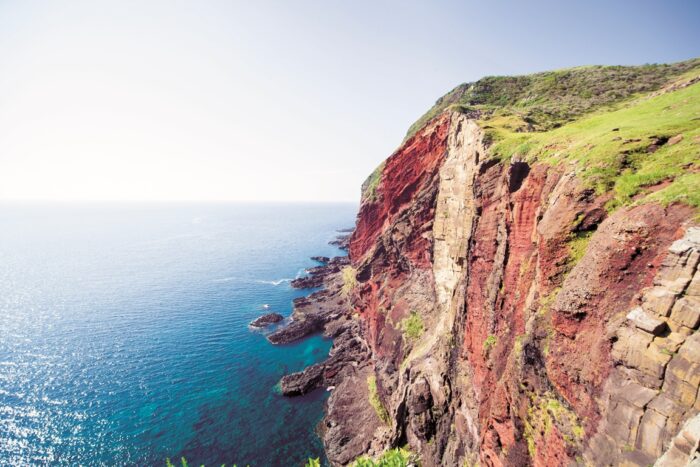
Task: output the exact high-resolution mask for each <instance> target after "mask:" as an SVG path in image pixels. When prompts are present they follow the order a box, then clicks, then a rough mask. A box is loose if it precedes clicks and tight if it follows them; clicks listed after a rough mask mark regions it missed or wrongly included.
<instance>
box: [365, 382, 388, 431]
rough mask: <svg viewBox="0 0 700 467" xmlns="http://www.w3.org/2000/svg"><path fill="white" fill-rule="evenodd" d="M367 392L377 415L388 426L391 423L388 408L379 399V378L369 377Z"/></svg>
mask: <svg viewBox="0 0 700 467" xmlns="http://www.w3.org/2000/svg"><path fill="white" fill-rule="evenodd" d="M367 390H368V391H369V403H370V405H371V406H372V408H373V409H374V411H375V412H376V413H377V416H378V417H379V419H380V420H381V421H382V422H384V423H386V424H387V425H388V424H389V422H390V420H389V412H387V410H386V408H385V407H384V405H383V404H382V400H381V399H380V398H379V392H378V391H377V378H376V377H375V376H374V375H370V376H368V377H367Z"/></svg>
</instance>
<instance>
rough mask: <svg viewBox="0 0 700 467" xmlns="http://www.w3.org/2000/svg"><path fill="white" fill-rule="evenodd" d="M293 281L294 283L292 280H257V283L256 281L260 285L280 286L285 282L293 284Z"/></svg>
mask: <svg viewBox="0 0 700 467" xmlns="http://www.w3.org/2000/svg"><path fill="white" fill-rule="evenodd" d="M291 281H292V279H278V280H276V281H263V280H257V281H255V282H257V283H258V284H268V285H274V286H278V285H280V284H281V283H283V282H291Z"/></svg>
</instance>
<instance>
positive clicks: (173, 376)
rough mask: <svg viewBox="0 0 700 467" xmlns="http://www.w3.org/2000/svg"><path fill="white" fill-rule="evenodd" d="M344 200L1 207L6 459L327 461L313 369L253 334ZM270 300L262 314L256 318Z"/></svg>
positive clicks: (302, 353)
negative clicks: (297, 384) (307, 383)
mask: <svg viewBox="0 0 700 467" xmlns="http://www.w3.org/2000/svg"><path fill="white" fill-rule="evenodd" d="M356 209H357V207H356V206H355V205H352V204H306V205H304V204H262V203H261V204H235V203H218V204H217V203H212V204H185V203H168V204H115V203H105V204H70V203H66V204H61V203H56V204H36V203H24V204H15V203H5V204H0V465H13V466H21V465H37V464H39V465H44V464H50V465H78V464H80V465H110V466H111V465H139V466H142V465H164V464H165V459H166V458H168V457H170V458H172V459H173V460H175V459H179V458H180V457H181V456H185V457H186V458H187V459H188V461H190V465H200V464H205V465H207V466H214V465H217V466H220V465H221V464H222V463H226V464H227V465H231V464H232V463H234V462H235V463H238V465H246V464H250V465H251V466H256V465H261V466H267V465H290V466H293V465H299V464H301V463H302V462H303V461H304V460H305V459H306V458H307V457H309V456H313V457H316V456H323V449H322V445H321V443H320V441H319V439H318V437H317V435H316V434H315V428H316V425H317V424H318V422H319V421H320V420H321V417H322V414H323V404H324V400H325V398H326V397H327V393H326V392H325V391H323V390H320V391H316V392H314V393H312V394H311V395H308V396H305V397H301V398H294V399H287V398H283V397H282V396H280V395H279V394H278V393H277V392H276V390H275V385H276V383H277V382H278V381H279V378H280V377H281V376H282V375H284V374H285V373H289V372H293V371H298V370H301V369H302V368H304V366H306V365H309V364H312V363H314V362H318V361H320V360H322V359H323V358H324V357H325V356H326V355H327V353H328V350H329V349H330V346H331V342H330V341H328V340H325V339H323V338H322V337H321V336H313V337H310V338H308V339H306V340H303V341H301V342H299V343H297V344H295V345H286V346H273V345H272V344H270V343H269V342H268V341H267V340H266V339H265V337H264V335H263V334H262V333H261V332H260V331H255V330H252V329H250V328H249V327H248V323H249V322H250V321H251V320H252V319H254V318H256V317H257V316H259V315H260V314H262V313H265V312H269V311H276V312H280V313H282V314H283V315H285V316H288V315H289V314H290V313H291V309H292V299H293V298H295V297H298V296H301V295H304V294H306V293H308V291H296V290H294V289H292V288H291V287H290V285H289V280H290V279H292V278H294V277H297V276H299V275H301V274H304V269H305V268H307V267H311V266H315V265H316V264H315V263H314V262H313V261H311V260H310V259H309V257H310V256H312V255H326V256H333V255H338V254H342V252H341V251H339V250H338V249H336V248H335V247H333V246H330V245H328V241H329V240H332V239H333V238H335V236H336V235H337V232H336V229H341V228H344V227H350V226H352V225H353V223H354V218H355V213H356ZM265 305H268V306H269V309H264V308H263V307H264V306H265Z"/></svg>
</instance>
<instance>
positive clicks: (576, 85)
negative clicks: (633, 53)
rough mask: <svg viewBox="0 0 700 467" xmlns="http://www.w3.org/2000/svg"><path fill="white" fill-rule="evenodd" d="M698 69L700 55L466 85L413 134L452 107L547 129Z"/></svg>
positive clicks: (446, 97)
mask: <svg viewBox="0 0 700 467" xmlns="http://www.w3.org/2000/svg"><path fill="white" fill-rule="evenodd" d="M697 69H700V59H693V60H687V61H685V62H679V63H674V64H670V65H643V66H637V67H631V66H586V67H577V68H569V69H564V70H556V71H548V72H544V73H535V74H532V75H525V76H491V77H486V78H482V79H480V80H479V81H476V82H474V83H464V84H461V85H459V86H457V87H456V88H455V89H453V90H452V91H450V92H448V93H447V94H446V95H444V96H443V97H441V98H440V99H438V101H437V102H436V103H435V105H434V106H433V107H432V108H431V109H430V110H428V112H426V113H425V114H424V115H423V116H422V117H420V118H419V119H418V121H416V122H415V123H414V124H413V125H411V127H410V128H409V130H408V133H407V136H406V137H407V138H409V137H410V136H412V135H413V134H415V132H416V131H418V130H419V129H420V128H422V127H423V126H425V124H426V123H428V122H429V121H430V120H432V119H433V118H434V117H435V116H437V115H439V114H440V113H441V112H442V111H444V110H445V109H447V108H449V107H453V108H456V109H458V110H478V111H482V112H486V113H489V112H496V111H498V112H503V111H504V110H505V109H508V111H509V113H511V114H514V115H518V116H519V117H520V120H521V121H522V122H523V123H524V126H523V129H525V130H535V131H541V130H549V129H552V128H556V127H557V126H560V125H562V124H564V123H566V122H569V121H571V120H573V119H575V118H577V117H579V116H581V115H584V114H586V113H588V112H590V111H592V110H595V109H598V108H600V107H602V106H606V105H610V104H615V103H617V102H620V101H623V100H625V99H627V98H629V97H632V96H635V95H638V94H640V93H647V92H650V91H654V90H656V89H659V88H661V87H662V86H663V85H664V84H666V83H668V82H669V81H671V80H673V79H674V78H676V77H678V76H680V75H682V74H684V73H687V72H689V71H692V70H697Z"/></svg>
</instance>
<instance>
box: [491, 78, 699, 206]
mask: <svg viewBox="0 0 700 467" xmlns="http://www.w3.org/2000/svg"><path fill="white" fill-rule="evenodd" d="M696 77H700V70H696V71H693V72H691V73H690V74H689V75H687V76H684V77H682V78H681V82H686V83H687V82H691V81H689V80H691V79H692V78H696ZM656 94H657V95H651V96H643V97H639V98H636V99H634V100H631V101H626V102H625V103H624V104H621V105H618V108H617V109H615V110H605V111H603V110H600V111H597V112H594V113H592V114H589V115H587V116H585V117H583V118H580V119H579V120H576V121H574V122H571V123H569V124H566V125H563V126H561V127H559V128H556V129H553V130H549V131H544V132H530V133H522V132H518V131H517V129H513V125H512V123H510V122H511V120H512V119H511V118H504V117H493V118H491V119H485V120H483V121H482V124H483V125H484V127H485V128H486V131H487V133H488V134H489V136H490V138H491V139H492V140H493V146H492V147H491V155H492V156H493V157H497V158H499V159H508V158H510V157H513V156H517V157H520V158H522V159H524V160H527V161H530V162H535V161H539V162H545V163H548V164H552V165H556V164H573V165H575V168H576V169H577V170H578V173H579V175H580V176H581V178H582V180H583V181H584V183H585V184H586V185H588V186H589V187H591V188H595V190H596V191H597V192H598V193H601V194H602V193H606V192H608V191H611V190H612V192H613V196H614V198H613V200H612V201H611V203H610V205H609V207H610V208H614V207H616V206H619V205H622V204H630V203H632V202H643V201H645V199H644V198H648V199H647V200H658V201H661V202H663V203H670V202H674V201H682V202H685V203H687V204H690V205H692V206H695V207H698V206H700V82H697V83H695V84H692V85H689V86H686V87H682V88H680V89H677V90H673V91H668V92H660V93H656ZM662 182H663V183H664V186H665V187H663V188H662V186H661V185H657V184H660V183H662ZM654 185H657V186H656V188H662V189H660V190H658V191H655V192H654V193H653V194H652V189H651V187H653V186H654ZM647 195H648V196H647Z"/></svg>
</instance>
